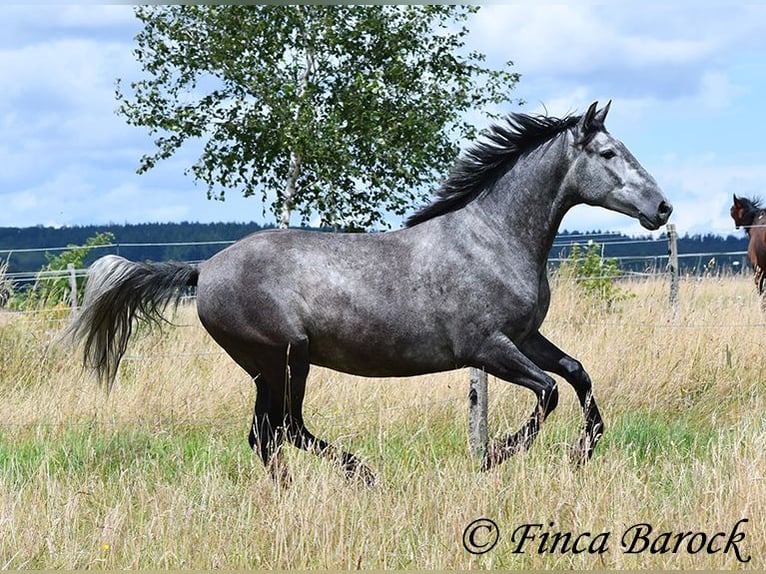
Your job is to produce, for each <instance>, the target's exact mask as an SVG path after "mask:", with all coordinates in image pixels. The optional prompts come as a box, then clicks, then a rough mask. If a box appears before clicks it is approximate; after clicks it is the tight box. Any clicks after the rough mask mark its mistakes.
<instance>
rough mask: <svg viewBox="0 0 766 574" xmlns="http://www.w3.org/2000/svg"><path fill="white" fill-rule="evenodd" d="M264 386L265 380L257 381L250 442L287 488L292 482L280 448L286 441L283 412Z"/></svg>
mask: <svg viewBox="0 0 766 574" xmlns="http://www.w3.org/2000/svg"><path fill="white" fill-rule="evenodd" d="M258 383H260V384H258ZM264 383H265V381H264V382H261V381H259V380H257V379H256V384H257V385H258V391H257V395H256V399H255V407H254V409H253V410H254V413H253V422H252V424H251V425H250V433H249V435H248V439H247V441H248V443H249V444H250V448H252V449H253V451H254V452H255V453H257V454H258V455H260V457H261V460H262V461H263V465H264V466H265V467H266V469H267V470H268V471H269V474H270V475H271V478H272V479H273V480H274V482H275V483H276V484H279V485H281V486H283V487H288V486H289V485H290V484H291V482H292V479H291V477H290V473H289V470H288V469H287V466H286V465H285V463H284V460H283V457H282V448H281V447H282V443H283V442H284V439H285V432H284V431H285V429H284V424H285V416H284V412H283V410H281V409H280V408H278V405H275V404H274V403H273V401H272V400H271V398H272V397H271V394H270V393H269V391H270V389H269V388H268V387H267V386H266V384H264Z"/></svg>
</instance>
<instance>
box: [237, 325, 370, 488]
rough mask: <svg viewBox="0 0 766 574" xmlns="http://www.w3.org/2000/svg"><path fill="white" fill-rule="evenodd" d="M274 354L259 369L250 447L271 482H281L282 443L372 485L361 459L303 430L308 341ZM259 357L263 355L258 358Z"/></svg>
mask: <svg viewBox="0 0 766 574" xmlns="http://www.w3.org/2000/svg"><path fill="white" fill-rule="evenodd" d="M279 355H280V357H279V360H277V359H276V357H275V356H274V355H272V358H274V360H273V361H271V362H269V363H268V365H267V368H266V369H262V371H261V378H260V379H258V380H257V381H256V383H257V384H258V397H261V396H262V395H263V396H264V397H266V398H264V399H263V403H262V404H259V401H258V398H256V407H255V414H254V417H253V426H252V429H251V431H250V439H249V440H250V444H251V446H252V447H253V448H254V449H255V448H256V447H255V445H256V444H257V445H259V448H260V454H261V457H262V459H263V461H264V464H265V465H266V467H267V468H268V469H269V470H270V471H271V473H272V477H273V478H274V479H275V480H278V481H281V482H283V483H285V482H287V481H288V480H287V479H286V477H287V476H288V475H287V469H286V468H285V465H284V464H283V462H282V460H281V456H280V452H281V451H280V446H281V445H282V443H283V441H285V440H286V441H287V442H288V443H290V444H292V445H293V446H296V447H298V448H300V449H302V450H305V451H307V452H311V453H313V454H316V455H319V456H324V457H327V458H329V459H331V460H333V461H334V462H336V463H337V464H339V465H340V466H341V468H342V469H343V470H344V472H345V474H346V476H347V477H348V478H349V479H353V478H359V479H361V480H362V481H363V482H364V483H365V484H367V485H373V484H374V483H375V480H376V479H375V474H374V473H373V472H372V471H371V470H370V469H369V468H368V467H367V466H366V465H364V464H363V463H362V462H361V460H360V459H359V458H358V457H357V456H356V455H353V454H351V453H349V452H345V451H343V450H341V449H339V448H337V447H335V446H334V445H332V444H330V443H329V442H327V441H325V440H323V439H321V438H318V437H316V436H315V435H314V434H313V433H311V431H309V430H308V428H306V425H305V422H304V420H303V400H304V398H305V395H306V380H307V378H308V373H309V368H310V363H309V353H308V341H305V340H304V341H298V342H296V343H292V344H290V345H287V347H286V348H283V350H282V352H281V353H279ZM262 356H263V355H262Z"/></svg>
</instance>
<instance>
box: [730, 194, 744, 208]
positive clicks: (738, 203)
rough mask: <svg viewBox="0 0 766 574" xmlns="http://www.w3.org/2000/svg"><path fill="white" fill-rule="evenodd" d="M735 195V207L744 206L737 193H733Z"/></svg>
mask: <svg viewBox="0 0 766 574" xmlns="http://www.w3.org/2000/svg"><path fill="white" fill-rule="evenodd" d="M732 195H733V196H734V207H742V202H741V201H740V200H739V198H738V197H737V194H736V193H733V194H732Z"/></svg>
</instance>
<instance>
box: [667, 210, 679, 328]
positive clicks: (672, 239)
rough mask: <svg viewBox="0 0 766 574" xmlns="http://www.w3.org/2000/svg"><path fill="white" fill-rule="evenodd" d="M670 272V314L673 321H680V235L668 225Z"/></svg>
mask: <svg viewBox="0 0 766 574" xmlns="http://www.w3.org/2000/svg"><path fill="white" fill-rule="evenodd" d="M668 272H669V273H670V313H671V316H672V318H673V320H674V321H675V320H677V319H678V289H679V281H680V279H679V269H678V234H677V233H676V226H675V224H673V223H668Z"/></svg>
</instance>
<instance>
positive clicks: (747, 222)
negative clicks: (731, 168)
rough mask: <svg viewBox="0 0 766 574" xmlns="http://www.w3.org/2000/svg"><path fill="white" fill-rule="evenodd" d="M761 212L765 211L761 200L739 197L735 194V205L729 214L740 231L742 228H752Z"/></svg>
mask: <svg viewBox="0 0 766 574" xmlns="http://www.w3.org/2000/svg"><path fill="white" fill-rule="evenodd" d="M761 211H763V207H762V206H761V200H760V199H756V198H754V199H748V198H746V197H737V194H734V203H733V204H732V206H731V209H730V210H729V213H730V214H731V218H732V219H733V220H734V225H735V226H736V227H737V229H739V228H740V227H750V226H751V225H752V224H753V220H754V219H755V217H756V216H757V215H758V214H759V213H760V212H761Z"/></svg>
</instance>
